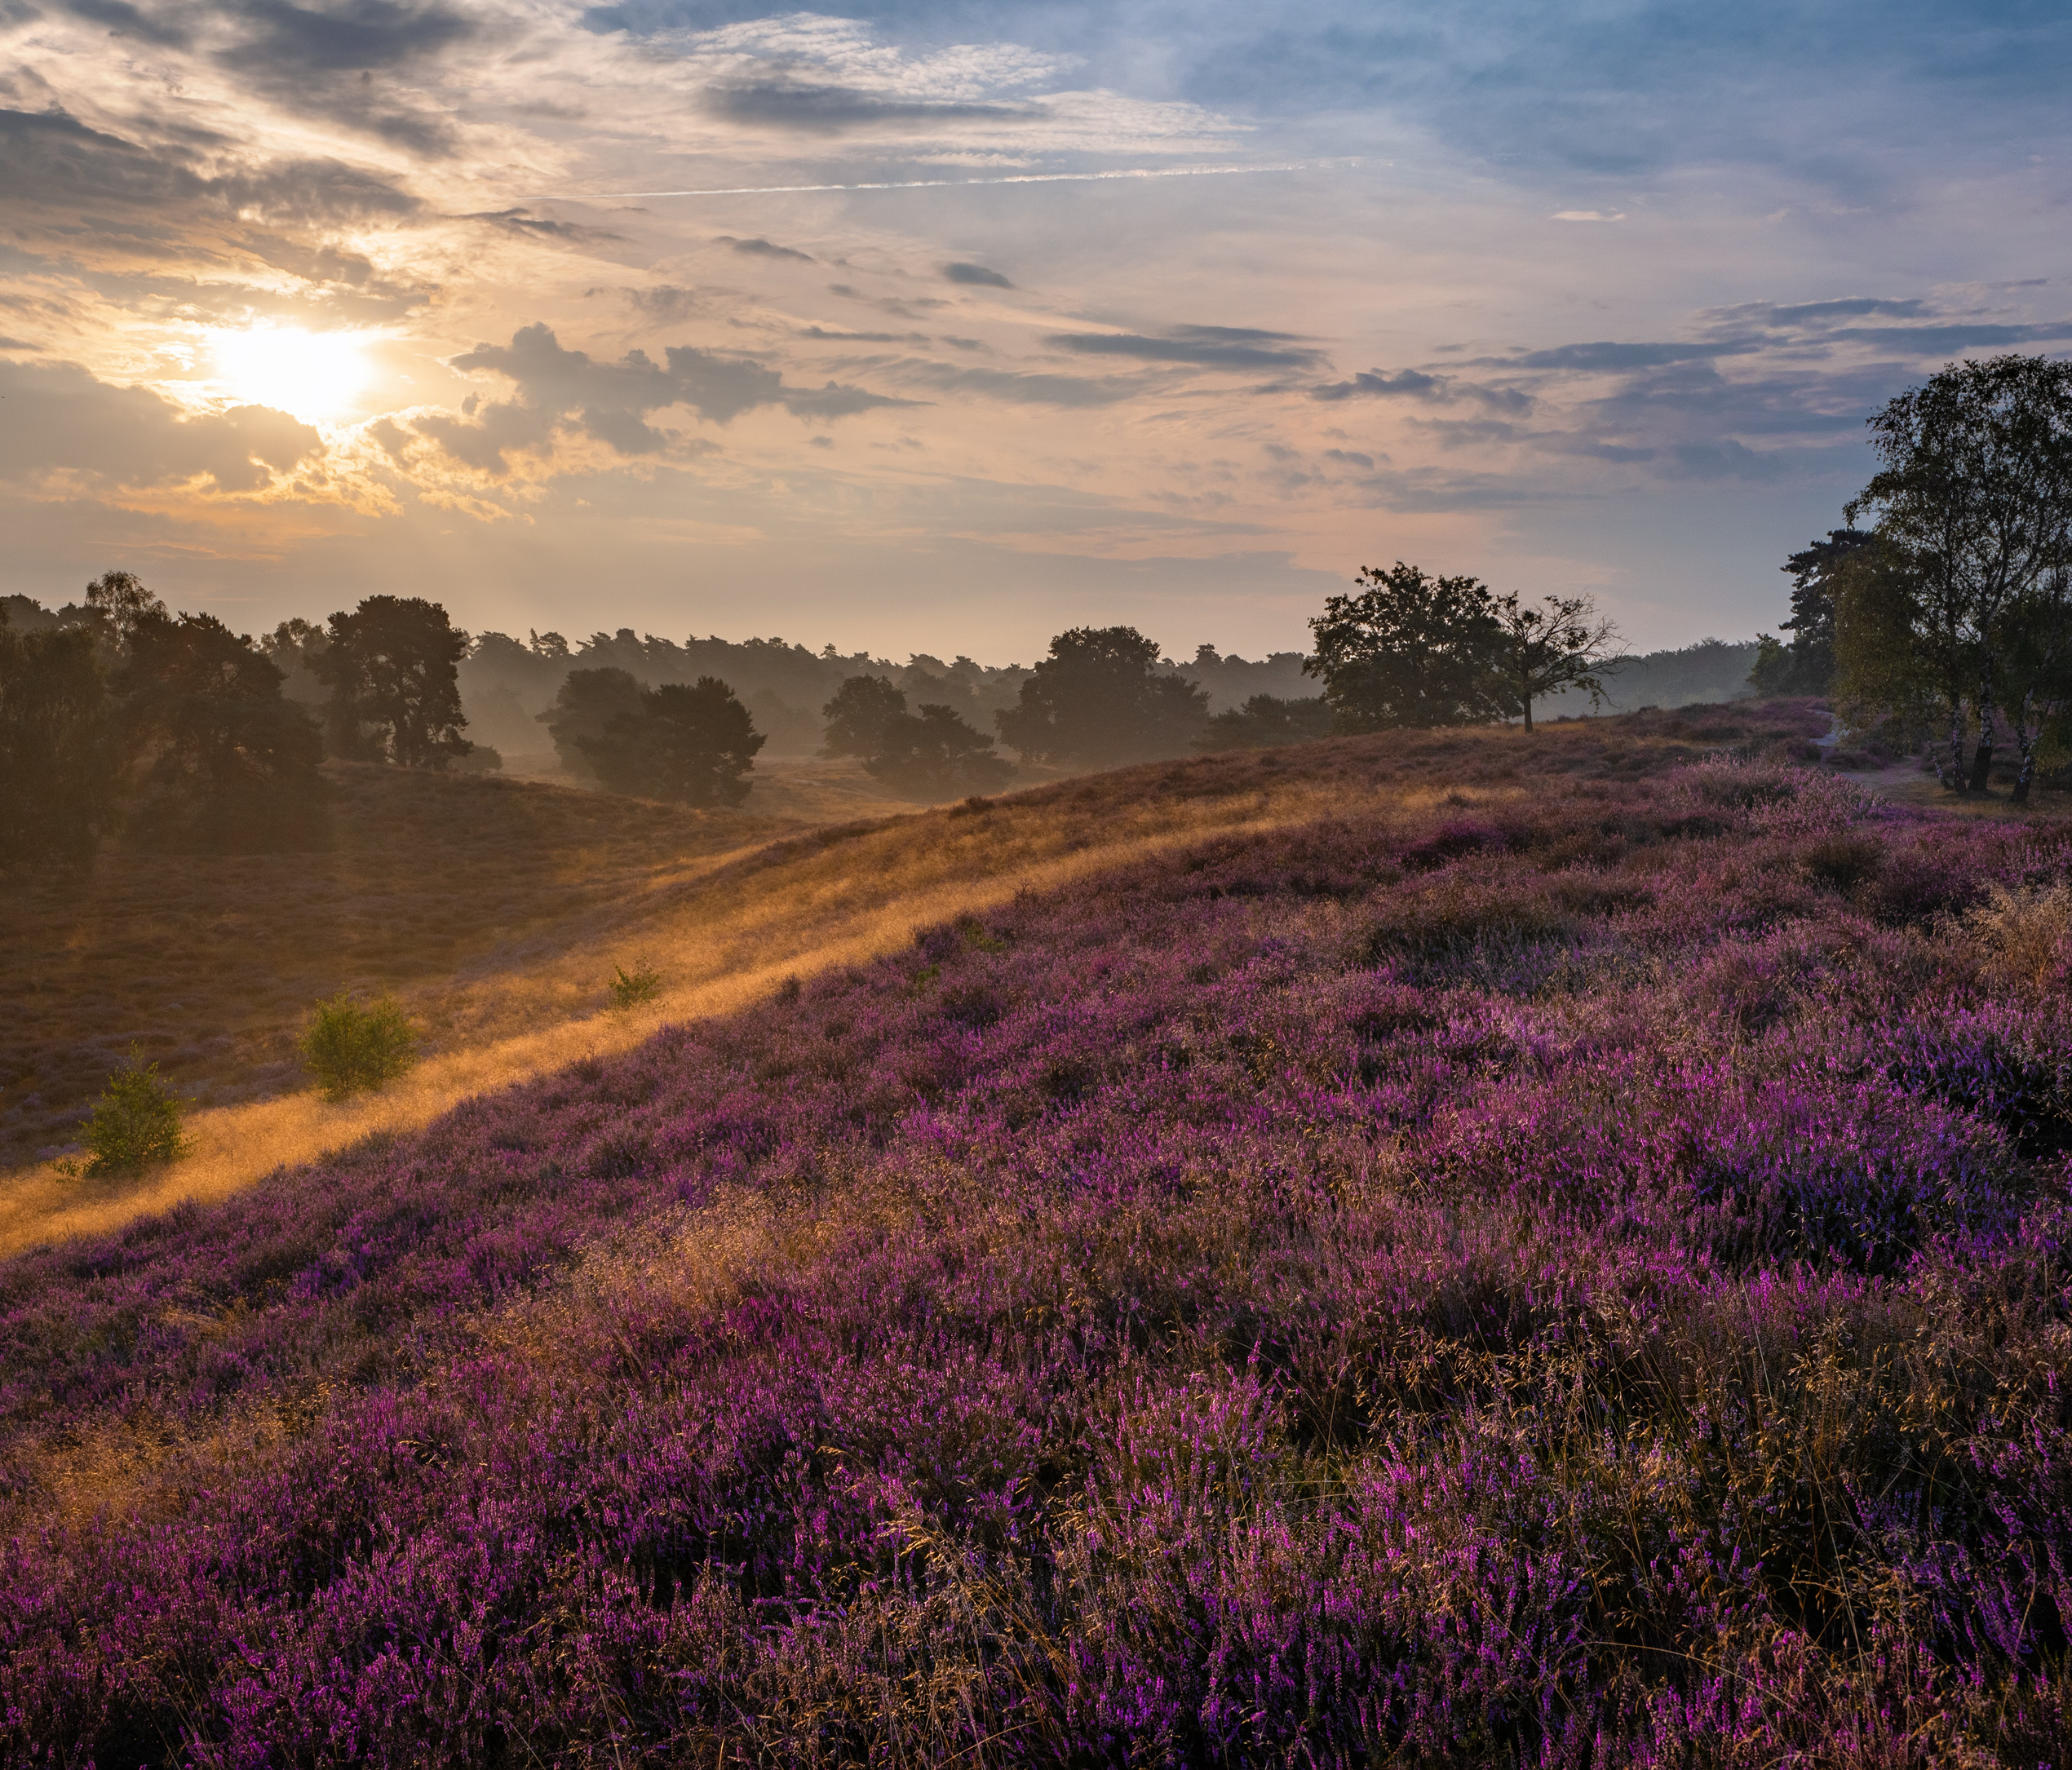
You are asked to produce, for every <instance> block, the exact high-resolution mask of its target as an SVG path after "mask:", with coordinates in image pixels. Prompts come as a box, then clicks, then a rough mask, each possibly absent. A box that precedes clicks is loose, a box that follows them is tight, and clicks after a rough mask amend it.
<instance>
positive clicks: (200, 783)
mask: <svg viewBox="0 0 2072 1770" xmlns="http://www.w3.org/2000/svg"><path fill="white" fill-rule="evenodd" d="M466 649H467V635H466V634H465V633H463V632H460V631H458V630H457V629H456V628H455V627H454V626H453V624H452V622H450V621H449V619H448V618H447V615H446V611H445V609H444V608H441V607H440V606H439V605H438V604H436V603H432V602H427V601H425V600H422V599H421V598H417V597H401V596H370V597H367V598H365V600H363V601H361V604H360V605H359V606H358V608H356V609H354V610H352V612H351V613H346V612H344V611H343V610H341V611H340V612H339V613H335V614H334V615H333V616H331V617H330V621H329V622H328V623H327V624H326V625H325V626H323V627H321V628H319V627H317V626H312V624H311V623H308V622H299V621H298V622H284V623H282V625H281V626H280V627H279V628H277V630H276V631H274V633H272V635H268V637H267V638H266V639H263V640H258V641H255V640H254V639H251V638H250V636H249V635H241V634H237V633H234V632H232V631H231V629H230V628H229V627H228V626H225V625H224V623H223V622H221V621H220V620H219V619H217V617H215V616H214V615H210V614H188V613H180V614H178V615H175V614H173V613H171V612H170V610H168V609H167V608H166V605H165V604H164V603H163V602H162V601H161V600H159V598H157V596H155V595H153V594H152V593H151V592H150V591H148V590H147V589H146V588H145V587H144V585H143V583H141V582H139V580H138V578H137V577H135V574H133V573H129V572H121V571H117V572H109V573H105V574H104V575H103V576H102V577H98V578H96V579H95V580H94V582H92V583H91V584H89V585H88V586H86V600H85V601H84V602H83V603H80V604H68V605H67V606H65V607H64V608H61V609H60V610H58V611H57V612H56V613H55V614H51V613H46V611H44V610H42V609H41V608H38V607H37V606H36V605H35V604H32V603H29V602H28V600H27V599H26V598H15V597H11V598H9V599H7V602H5V603H4V604H0V863H11V864H15V865H26V864H36V863H54V864H56V865H82V864H84V863H86V862H87V861H91V859H92V857H93V856H94V853H95V851H96V850H97V849H98V847H99V846H100V843H101V841H102V840H103V839H104V838H105V837H106V836H107V835H108V833H109V832H110V831H111V830H113V829H114V828H115V827H116V826H117V825H118V824H119V825H121V827H122V830H123V832H124V834H125V837H126V839H127V840H129V841H131V843H135V845H137V846H139V847H145V848H150V849H157V850H162V851H166V852H180V851H197V850H206V851H210V852H222V853H257V852H268V851H278V850H284V849H286V850H292V849H298V848H307V847H318V846H321V844H322V843H323V842H324V840H325V837H326V834H327V830H328V822H329V818H328V810H329V796H330V795H329V790H328V788H327V787H326V785H325V781H324V779H323V777H322V776H321V774H320V773H319V772H318V764H319V763H321V761H322V760H323V759H324V757H325V754H327V753H328V754H331V755H334V756H339V757H343V758H350V759H357V760H362V761H372V762H385V763H395V764H397V765H400V766H403V767H411V768H445V767H446V766H447V765H448V764H449V763H452V762H454V761H455V760H457V759H460V758H462V757H464V756H466V755H467V754H468V753H469V751H470V750H472V747H473V746H472V745H470V744H469V742H468V741H467V739H466V738H465V737H462V736H461V728H462V727H463V726H464V725H465V724H466V723H467V719H466V718H465V716H464V715H463V713H462V711H461V705H460V695H459V691H458V687H457V686H456V682H455V671H454V666H455V664H456V663H457V662H458V659H459V657H461V655H462V654H463V653H464V652H465V651H466ZM290 664H293V665H296V666H306V667H308V668H309V669H310V670H312V672H313V673H314V674H315V675H316V676H317V679H318V680H319V681H321V683H322V684H324V685H325V690H326V692H327V696H328V698H327V701H326V702H325V706H324V710H323V713H322V716H321V718H319V717H317V716H315V715H312V713H311V711H310V710H308V708H306V707H305V706H303V705H302V704H301V703H299V702H298V701H293V700H290V699H289V698H288V697H286V695H284V694H283V693H282V685H283V684H284V683H285V682H286V679H287V674H288V669H287V666H288V665H290Z"/></svg>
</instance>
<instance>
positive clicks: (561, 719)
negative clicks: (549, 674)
mask: <svg viewBox="0 0 2072 1770" xmlns="http://www.w3.org/2000/svg"><path fill="white" fill-rule="evenodd" d="M645 688H646V684H644V683H642V682H640V681H638V680H636V679H635V677H634V675H633V673H632V672H631V670H610V669H604V670H570V671H569V673H568V675H566V676H564V678H562V679H561V686H560V689H559V690H557V691H556V694H555V697H554V705H553V706H551V707H549V708H548V709H547V710H546V711H545V712H544V713H542V714H539V715H537V716H538V719H539V722H540V723H541V724H542V725H544V726H545V727H546V728H547V732H548V735H549V736H551V737H552V738H553V740H554V753H555V754H556V755H557V756H559V757H560V759H561V766H562V767H563V768H566V769H567V770H568V771H569V773H571V774H573V775H575V776H577V777H578V778H580V779H582V780H587V781H594V780H596V779H597V778H598V772H597V764H596V763H595V762H594V761H592V760H591V754H590V747H589V746H591V745H592V744H594V743H597V742H600V741H602V740H603V738H604V733H605V732H606V730H607V729H608V728H609V727H610V725H611V723H612V721H613V720H614V719H625V718H637V717H639V715H640V696H641V694H642V693H643V692H644V689H645Z"/></svg>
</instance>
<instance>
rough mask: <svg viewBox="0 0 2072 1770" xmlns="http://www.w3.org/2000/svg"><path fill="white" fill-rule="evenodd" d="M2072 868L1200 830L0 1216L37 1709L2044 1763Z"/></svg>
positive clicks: (294, 1726) (2064, 1726)
mask: <svg viewBox="0 0 2072 1770" xmlns="http://www.w3.org/2000/svg"><path fill="white" fill-rule="evenodd" d="M2069 876H2072V845H2068V844H2067V843H2065V841H2063V840H2061V839H2057V838H2055V837H2051V836H2048V835H2043V834H2038V832H2037V831H2036V830H2034V829H2031V828H2027V827H2023V826H2017V825H1994V824H1990V823H1980V822H1968V823H1963V824H1959V823H1956V822H1954V821H1946V820H1944V819H1941V818H1940V817H1937V816H1933V815H1928V814H1923V813H1902V812H1896V811H1893V810H1890V809H1887V808H1880V807H1879V804H1878V803H1876V802H1875V801H1873V800H1871V799H1867V798H1866V797H1865V796H1863V795H1862V794H1857V793H1855V792H1853V791H1852V790H1848V789H1847V788H1846V787H1844V786H1838V785H1835V784H1834V783H1832V782H1825V781H1819V780H1818V779H1817V777H1816V776H1815V775H1813V774H1812V773H1809V772H1807V771H1804V770H1800V769H1794V768H1784V767H1769V766H1767V765H1761V764H1749V763H1741V764H1734V763H1715V764H1709V765H1707V766H1704V767H1702V768H1685V769H1681V770H1678V771H1675V772H1664V773H1661V774H1658V775H1653V776H1648V775H1643V776H1642V777H1640V778H1636V779H1626V780H1614V781H1560V782H1552V783H1549V784H1547V785H1545V787H1544V790H1541V789H1540V788H1539V787H1538V786H1536V787H1535V788H1534V790H1533V791H1531V792H1530V793H1522V792H1519V791H1516V790H1508V789H1504V788H1501V787H1498V788H1494V789H1490V790H1485V791H1484V792H1483V793H1482V795H1481V802H1480V803H1469V804H1464V805H1453V806H1445V807H1439V808H1433V809H1432V811H1430V812H1424V813H1419V814H1415V815H1413V814H1411V813H1410V812H1405V813H1404V814H1403V815H1402V816H1401V818H1400V819H1399V820H1397V821H1395V822H1393V823H1388V824H1383V823H1379V822H1375V823H1361V824H1353V823H1344V822H1332V821H1321V822H1317V823H1314V824H1311V825H1307V826H1305V827H1303V828H1299V829H1296V830H1287V831H1282V832H1280V833H1277V834H1272V835H1268V836H1251V837H1234V836H1233V837H1229V838H1224V839H1218V840H1216V841H1214V842H1210V843H1203V844H1200V845H1198V846H1196V847H1193V848H1190V849H1188V850H1185V851H1184V852H1177V853H1174V854H1171V855H1167V856H1162V857H1159V858H1157V859H1154V860H1150V861H1144V862H1142V863H1141V864H1139V865H1134V866H1131V867H1130V868H1128V869H1127V870H1119V871H1116V872H1112V873H1109V874H1106V875H1105V876H1102V877H1100V878H1095V879H1093V880H1091V881H1088V882H1086V883H1081V884H1078V885H1075V886H1073V887H1069V888H1067V889H1065V890H1062V891H1060V892H1057V893H1056V894H1055V895H1052V896H1044V897H1025V898H1023V899H1021V900H1018V901H1017V902H1016V903H1015V904H1014V905H1012V906H1011V907H1009V908H1007V909H1003V910H1001V911H998V912H997V913H994V914H989V915H987V916H985V917H984V918H966V919H964V920H962V921H959V922H956V923H950V924H945V925H943V926H939V927H932V928H928V929H926V930H924V931H922V932H921V933H920V934H919V936H917V937H916V940H915V941H914V945H913V946H912V947H911V949H909V950H907V951H905V952H904V953H903V954H900V955H899V956H897V957H895V958H888V959H886V960H883V961H882V962H878V963H876V964H874V965H871V966H870V967H865V968H861V969H852V970H847V971H839V972H835V973H833V974H830V975H826V976H820V977H817V978H815V979H812V980H808V981H806V982H805V983H804V985H803V986H802V987H799V988H796V989H786V990H785V991H782V992H780V993H779V994H778V995H777V997H775V998H773V999H771V1000H769V1001H768V1002H765V1003H764V1004H763V1005H761V1006H759V1007H755V1008H754V1009H752V1010H750V1011H746V1012H743V1013H741V1014H737V1015H735V1016H731V1017H729V1018H727V1019H725V1020H715V1021H711V1022H706V1023H701V1024H689V1025H682V1026H677V1027H674V1028H671V1029H668V1030H666V1031H665V1032H664V1033H662V1034H661V1035H660V1036H658V1037H657V1038H655V1039H654V1040H653V1042H650V1043H649V1044H648V1045H647V1046H645V1047H643V1048H641V1049H640V1050H639V1051H635V1052H634V1053H632V1054H631V1055H627V1056H625V1057H623V1058H621V1059H617V1060H611V1061H603V1062H593V1063H589V1064H582V1065H578V1067H577V1068H575V1069H573V1070H570V1071H569V1072H566V1073H563V1074H560V1075H559V1076H556V1077H553V1078H551V1079H550V1080H547V1081H545V1082H538V1083H536V1084H533V1085H530V1086H525V1087H521V1088H517V1089H514V1090H511V1091H507V1092H504V1093H501V1094H498V1095H494V1096H490V1097H485V1098H482V1099H480V1100H476V1101H473V1102H472V1103H470V1104H467V1106H465V1107H463V1108H461V1109H459V1110H458V1111H456V1112H455V1113H452V1114H451V1115H450V1116H449V1117H447V1118H446V1119H445V1120H444V1121H442V1122H440V1123H438V1124H436V1126H433V1127H432V1128H431V1129H430V1130H428V1131H426V1132H425V1133H423V1135H418V1136H414V1137H411V1138H409V1139H395V1140H377V1141H375V1142H373V1143H370V1144H365V1145H363V1146H361V1147H360V1148H356V1149H353V1150H351V1151H349V1152H347V1153H344V1154H343V1155H341V1156H339V1157H336V1158H334V1159H333V1160H330V1161H329V1162H325V1164H323V1165H322V1166H321V1167H319V1168H317V1169H314V1170H299V1171H294V1172H284V1173H281V1174H280V1175H277V1176H276V1177H275V1178H274V1179H272V1180H271V1181H269V1182H268V1183H266V1184H263V1185H262V1186H260V1187H259V1188H256V1189H255V1190H253V1191H250V1192H248V1193H243V1194H241V1195H240V1196H238V1197H235V1198H233V1199H232V1200H230V1201H228V1202H226V1203H224V1204H221V1205H219V1206H210V1207H208V1208H206V1209H203V1208H194V1207H188V1208H184V1209H182V1210H178V1211H175V1212H173V1213H171V1214H170V1215H166V1216H163V1217H160V1218H157V1219H152V1220H149V1221H146V1222H141V1223H138V1224H134V1225H132V1226H131V1228H128V1229H126V1230H125V1231H123V1232H121V1233H119V1234H116V1235H112V1236H109V1237H105V1238H103V1239H101V1240H99V1241H79V1242H74V1243H70V1244H67V1245H65V1246H60V1247H56V1248H53V1249H50V1250H44V1251H42V1252H38V1253H36V1254H31V1255H27V1256H24V1257H22V1258H20V1259H15V1260H13V1261H11V1262H10V1263H7V1264H6V1265H4V1266H0V1348H3V1349H4V1356H3V1357H0V1505H4V1507H5V1509H6V1511H7V1528H6V1530H5V1533H4V1538H0V1545H3V1546H0V1750H4V1752H5V1754H6V1755H7V1758H8V1759H9V1760H10V1761H14V1762H20V1763H34V1764H39V1765H41V1764H52V1765H84V1764H86V1763H95V1764H99V1765H101V1766H113V1765H117V1764H120V1765H124V1766H127V1765H131V1764H136V1763H194V1764H206V1765H211V1766H215V1765H220V1766H224V1767H229V1766H239V1767H245V1766H252V1767H256V1766H261V1765H268V1766H271V1765H289V1764H318V1763H339V1764H344V1763H377V1764H405V1763H409V1764H427V1763H511V1764H520V1763H556V1764H560V1763H567V1764H578V1763H580V1764H596V1765H605V1764H619V1763H631V1762H635V1761H640V1760H648V1761H653V1762H667V1763H697V1764H711V1765H715V1766H716V1765H718V1764H719V1763H723V1762H724V1763H748V1762H755V1763H769V1764H808V1763H811V1764H830V1765H831V1764H838V1763H884V1764H894V1763H898V1764H906V1763H941V1764H949V1763H958V1764H972V1765H975V1764H985V1763H1043V1764H1057V1765H1100V1764H1110V1763H1113V1764H1118V1765H1120V1764H1125V1763H1128V1764H1137V1763H1146V1764H1149V1763H1161V1764H1173V1765H1181V1764H1205V1763H1230V1764H1239V1763H1243V1764H1251V1763H1303V1764H1344V1765H1352V1764H1375V1763H1402V1764H1410V1763H1425V1764H1433V1765H1437V1764H1461V1763H1488V1764H1507V1765H1525V1764H1543V1763H1544V1764H1564V1765H1566V1764H1573V1765H1576V1766H1583V1765H1589V1766H1593V1767H1603V1766H1636V1767H1637V1766H1654V1765H1658V1764H1662V1765H1667V1764H1671V1763H1673V1764H1678V1765H1684V1764H1696V1763H1702V1764H1707V1765H1748V1766H1751V1767H1752V1766H1756V1765H1764V1766H1769V1765H1776V1764H1781V1763H1795V1764H1801V1763H1802V1764H1815V1763H1818V1764H1836V1765H1841V1764H1850V1765H1865V1766H1869V1765H1873V1764H1875V1765H1923V1766H1926V1765H1930V1764H1944V1763H1947V1764H1951V1765H1955V1764H1960V1763H1961V1764H1976V1763H1987V1762H1996V1761H1997V1762H2004V1763H2020V1764H2026V1765H2034V1764H2040V1763H2057V1762H2062V1761H2063V1760H2062V1756H2061V1754H2062V1750H2063V1744H2062V1742H2063V1740H2064V1738H2065V1735H2066V1732H2067V1731H2068V1729H2072V1673H2068V1670H2067V1658H2066V1655H2067V1650H2068V1639H2067V1631H2068V1630H2069V1629H2072V1399H2068V1398H2069V1397H2072V1264H2069V1263H2068V1255H2072V1209H2069V1208H2068V1206H2069V1204H2072V1201H2068V1199H2067V1197H2066V1190H2067V1182H2068V1179H2069V1178H2072V1170H2068V1165H2067V1159H2066V1151H2067V1149H2068V1148H2072V1008H2068V1005H2067V1002H2066V1000H2065V993H2064V992H2063V991H2062V989H2060V988H2058V987H2057V986H2056V985H2055V983H2054V982H2053V981H2052V980H2056V979H2061V978H2062V977H2063V976H2065V962H2067V961H2068V959H2072V918H2067V917H2066V916H2065V915H2064V914H2061V913H2059V912H2058V911H2057V910H2052V909H2051V908H2050V907H2049V906H2050V905H2052V904H2058V905H2063V904H2065V902H2066V901H2067V898H2066V896H2065V892H2063V890H2062V888H2061V887H2062V886H2063V884H2064V882H2065V880H2066V879H2067V878H2068V877H2069ZM2053 892H2055V895H2053ZM2053 917H2055V918H2056V919H2055V920H2053V919H2052V918H2053ZM1995 918H1998V919H1995ZM2023 918H2026V920H2025V919H2023ZM2017 924H2018V926H2019V929H2020V931H2021V940H2023V941H2024V942H2026V945H2022V946H2021V954H2022V955H2023V956H2022V958H2021V962H2020V963H2019V964H2015V963H2012V962H2010V961H2009V960H2008V958H2007V957H2006V954H2007V951H2008V950H2010V949H2009V948H2008V944H2007V940H2003V939H2002V937H2001V936H2000V935H1999V934H1998V933H1996V932H1995V931H1996V930H2000V929H2003V928H2005V927H2016V926H2017ZM2008 938H2009V939H2011V938H2012V937H2011V936H2010V937H2008ZM1996 941H1999V945H1996V944H1995V943H1996ZM2053 955H2054V956H2053ZM2053 966H2055V967H2056V969H2055V970H2053V969H2052V967H2053Z"/></svg>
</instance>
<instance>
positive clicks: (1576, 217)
mask: <svg viewBox="0 0 2072 1770" xmlns="http://www.w3.org/2000/svg"><path fill="white" fill-rule="evenodd" d="M1547 219H1548V220H1549V221H1623V220H1625V219H1626V216H1625V215H1624V214H1623V212H1621V213H1619V214H1616V215H1614V214H1610V213H1608V212H1607V211H1605V210H1601V209H1557V210H1555V211H1554V213H1553V214H1552V215H1549V216H1548V217H1547Z"/></svg>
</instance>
